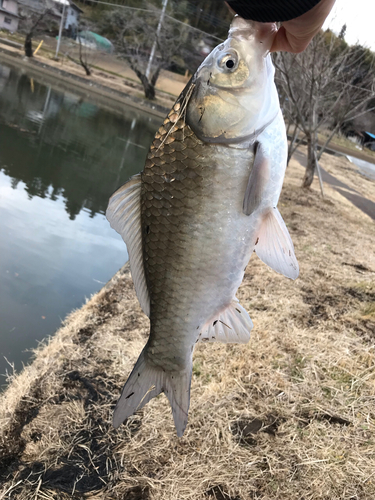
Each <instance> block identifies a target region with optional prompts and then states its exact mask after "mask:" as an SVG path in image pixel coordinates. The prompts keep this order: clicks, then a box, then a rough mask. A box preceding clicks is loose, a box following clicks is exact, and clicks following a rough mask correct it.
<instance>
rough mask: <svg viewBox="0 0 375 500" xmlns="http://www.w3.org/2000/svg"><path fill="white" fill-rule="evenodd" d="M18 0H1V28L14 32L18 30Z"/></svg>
mask: <svg viewBox="0 0 375 500" xmlns="http://www.w3.org/2000/svg"><path fill="white" fill-rule="evenodd" d="M18 21H19V15H18V2H17V0H0V28H1V29H6V30H8V31H11V32H12V33H14V32H15V31H17V30H18Z"/></svg>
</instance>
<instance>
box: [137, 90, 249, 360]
mask: <svg viewBox="0 0 375 500" xmlns="http://www.w3.org/2000/svg"><path fill="white" fill-rule="evenodd" d="M183 98H184V95H183V96H181V98H180V100H178V101H177V103H176V104H175V105H174V107H173V108H172V110H171V111H170V113H169V115H168V117H167V119H166V120H165V121H164V124H163V125H162V126H161V127H160V128H159V130H158V132H157V133H156V136H155V140H154V142H153V144H152V145H151V148H150V152H149V154H148V157H147V161H146V164H145V169H144V171H143V173H142V191H141V213H142V227H143V228H147V230H146V231H145V234H144V238H143V252H144V261H145V272H146V277H147V282H148V285H149V291H150V301H151V309H150V320H151V333H150V341H149V346H148V350H149V360H150V361H151V362H152V363H155V364H156V365H159V366H163V367H164V368H165V369H167V370H184V369H186V367H187V366H188V365H189V363H190V359H191V349H192V347H193V346H194V344H195V342H196V340H197V338H198V336H199V333H200V329H201V327H202V326H203V324H202V323H204V322H205V321H204V320H205V318H206V316H207V314H208V315H209V316H210V315H214V314H215V313H217V311H218V310H220V309H223V308H225V307H227V306H228V304H229V303H230V301H231V299H232V296H233V288H234V287H236V288H237V286H238V284H239V283H240V282H241V280H242V276H243V268H244V266H245V265H246V263H247V261H246V259H247V260H248V254H249V253H251V250H250V247H251V245H250V241H246V238H245V237H244V235H246V228H244V231H241V238H243V240H244V242H243V243H244V244H243V246H244V248H245V249H246V250H245V251H243V252H242V258H243V260H244V266H243V268H242V269H241V270H240V271H238V270H237V273H234V271H233V270H232V269H230V268H231V264H230V259H231V257H233V256H231V255H230V254H229V255H226V252H225V251H224V249H222V250H220V248H219V247H220V245H221V233H222V232H223V226H226V227H228V221H227V222H226V221H225V220H224V219H225V217H227V218H228V205H229V204H230V200H228V199H227V198H226V197H225V196H223V195H222V194H219V198H220V199H219V203H218V204H217V205H216V206H214V207H213V206H212V202H210V204H209V206H208V204H207V200H211V198H212V194H213V193H216V194H215V197H216V198H218V196H217V191H219V192H220V193H221V192H222V189H221V186H222V185H223V183H224V184H228V183H232V184H233V183H234V184H236V188H237V187H238V188H241V187H242V190H243V191H244V186H245V183H244V180H246V179H247V178H248V175H249V171H250V168H251V163H252V159H253V153H252V151H251V150H249V149H246V150H241V149H235V150H234V151H232V152H231V153H232V154H231V156H230V158H229V163H227V164H226V165H225V167H226V168H223V154H222V151H221V149H222V147H220V146H217V145H211V146H207V144H205V143H204V142H203V141H201V140H200V139H198V137H197V136H196V135H195V134H194V132H193V131H192V130H191V128H190V127H189V126H188V125H187V124H186V122H185V120H184V119H183V118H181V117H179V112H180V110H181V100H183ZM176 119H177V121H176ZM167 142H168V144H166V143H167ZM177 153H178V154H177ZM177 157H178V158H179V159H177ZM224 157H225V155H224ZM231 164H233V168H234V169H235V171H234V172H232V171H231V168H230V165H231ZM164 166H167V168H163V167H164ZM238 170H241V171H242V176H241V177H242V179H240V176H239V172H238ZM233 174H235V178H233ZM148 194H151V196H147V195H148ZM207 208H209V210H210V212H211V211H212V210H213V209H214V210H215V214H214V215H215V216H214V217H213V216H212V214H210V213H207ZM163 210H164V211H163ZM218 213H221V214H222V218H220V217H218ZM239 213H240V218H242V219H243V222H244V223H248V222H249V220H248V218H246V217H245V216H243V214H241V211H239ZM231 217H233V215H232V216H231ZM231 221H232V219H230V222H231ZM250 227H251V225H250ZM248 234H249V232H248ZM232 237H233V234H232ZM160 251H162V252H163V253H162V258H161V257H160ZM238 254H239V255H240V258H241V252H238ZM213 260H214V261H215V260H217V264H216V265H212V261H213ZM245 261H246V262H245ZM218 267H219V269H218ZM228 268H229V269H228ZM218 271H219V273H218ZM220 271H221V272H220ZM228 271H229V272H228ZM233 274H237V279H236V280H235V285H233ZM236 285H237V286H236ZM220 292H224V294H223V293H220ZM166 304H168V307H166ZM173 332H178V335H179V337H178V341H176V342H175V345H174V348H173V349H171V345H170V344H171V336H173ZM187 345H188V347H189V348H188V349H187V348H186V347H187ZM166 346H168V348H167V349H166Z"/></svg>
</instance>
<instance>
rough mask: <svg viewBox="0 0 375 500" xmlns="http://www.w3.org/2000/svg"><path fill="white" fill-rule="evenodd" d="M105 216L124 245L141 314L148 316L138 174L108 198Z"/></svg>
mask: <svg viewBox="0 0 375 500" xmlns="http://www.w3.org/2000/svg"><path fill="white" fill-rule="evenodd" d="M106 216H107V219H108V221H109V223H110V224H111V227H113V229H115V230H116V231H117V232H118V233H119V234H120V235H121V236H122V239H123V240H124V241H125V243H126V246H127V249H128V254H129V260H130V270H131V273H132V278H133V281H134V286H135V291H136V293H137V297H138V300H139V302H140V304H141V307H142V309H143V311H144V313H145V314H147V316H150V295H149V292H148V288H147V283H146V277H145V270H144V264H143V253H142V230H141V175H140V174H137V175H134V176H133V177H132V178H131V179H130V180H129V181H128V182H127V183H126V184H124V185H123V186H122V187H121V188H120V189H118V190H117V191H116V192H115V193H114V194H113V195H112V196H111V198H110V200H109V204H108V208H107V212H106Z"/></svg>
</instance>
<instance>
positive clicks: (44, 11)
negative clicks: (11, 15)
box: [20, 1, 53, 57]
mask: <svg viewBox="0 0 375 500" xmlns="http://www.w3.org/2000/svg"><path fill="white" fill-rule="evenodd" d="M39 7H40V8H39V11H38V12H31V11H30V12H27V14H26V15H25V16H24V18H23V19H21V25H20V31H21V32H24V33H25V43H24V49H25V56H27V57H33V37H34V36H35V33H36V32H37V31H38V30H39V29H40V27H41V25H42V24H43V23H44V24H46V22H47V23H49V24H50V23H51V19H50V18H49V16H50V14H51V13H52V12H53V8H52V6H51V5H50V4H49V3H47V1H45V2H41V3H40V4H39Z"/></svg>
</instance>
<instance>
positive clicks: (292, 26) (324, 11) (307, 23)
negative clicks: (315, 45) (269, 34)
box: [270, 0, 335, 54]
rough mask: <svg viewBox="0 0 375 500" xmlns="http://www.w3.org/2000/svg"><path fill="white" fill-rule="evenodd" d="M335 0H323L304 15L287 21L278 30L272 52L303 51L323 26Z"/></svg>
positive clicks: (296, 52)
mask: <svg viewBox="0 0 375 500" xmlns="http://www.w3.org/2000/svg"><path fill="white" fill-rule="evenodd" d="M334 3H335V0H321V1H320V2H319V3H318V4H317V5H315V7H313V8H312V9H311V10H309V11H308V12H306V13H305V14H303V15H302V16H299V17H296V18H295V19H291V20H290V21H286V22H284V23H283V24H282V26H281V27H280V29H279V30H278V31H277V32H276V34H275V38H274V39H273V43H272V46H271V50H270V52H276V51H286V52H293V53H295V54H298V53H299V52H303V51H304V50H305V48H306V47H307V46H308V45H309V43H310V42H311V40H312V39H313V38H314V36H315V35H316V34H317V33H318V31H319V30H320V28H321V27H322V26H323V23H324V21H325V20H326V18H327V16H328V14H329V13H330V12H331V9H332V7H333V5H334Z"/></svg>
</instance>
